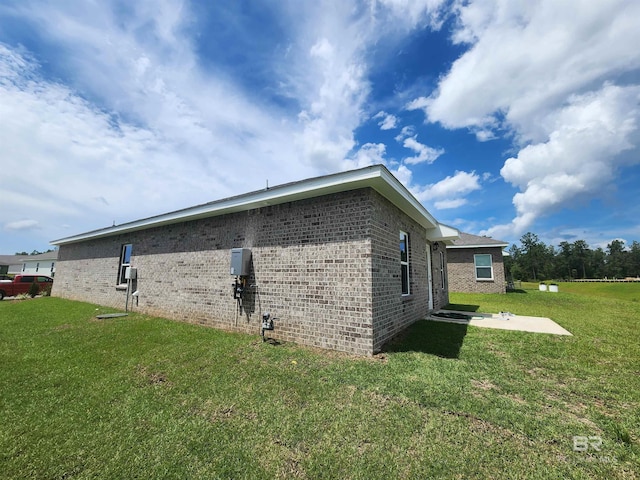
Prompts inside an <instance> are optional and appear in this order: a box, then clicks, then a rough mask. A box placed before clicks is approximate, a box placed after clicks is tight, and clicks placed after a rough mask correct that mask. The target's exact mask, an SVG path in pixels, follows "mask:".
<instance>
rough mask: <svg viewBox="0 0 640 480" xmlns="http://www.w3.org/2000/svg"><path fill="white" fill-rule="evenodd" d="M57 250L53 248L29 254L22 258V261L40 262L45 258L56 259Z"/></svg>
mask: <svg viewBox="0 0 640 480" xmlns="http://www.w3.org/2000/svg"><path fill="white" fill-rule="evenodd" d="M57 259H58V250H57V249H55V250H54V251H52V252H45V253H39V254H37V255H29V256H26V257H23V258H22V261H23V262H41V261H43V260H44V261H46V260H57Z"/></svg>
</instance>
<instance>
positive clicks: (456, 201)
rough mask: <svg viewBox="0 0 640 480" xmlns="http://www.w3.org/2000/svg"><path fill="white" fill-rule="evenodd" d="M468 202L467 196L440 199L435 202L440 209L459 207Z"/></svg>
mask: <svg viewBox="0 0 640 480" xmlns="http://www.w3.org/2000/svg"><path fill="white" fill-rule="evenodd" d="M466 204H467V200H466V199H465V198H452V199H450V200H439V201H437V202H435V203H434V205H435V207H436V208H437V209H438V210H447V209H450V208H458V207H461V206H463V205H466Z"/></svg>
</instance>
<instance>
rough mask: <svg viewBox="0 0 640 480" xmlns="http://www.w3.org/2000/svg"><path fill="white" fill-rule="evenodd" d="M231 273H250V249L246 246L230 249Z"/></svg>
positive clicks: (245, 274)
mask: <svg viewBox="0 0 640 480" xmlns="http://www.w3.org/2000/svg"><path fill="white" fill-rule="evenodd" d="M229 273H231V275H236V276H238V277H248V276H249V274H250V273H251V250H249V249H248V248H232V249H231V271H230V272H229Z"/></svg>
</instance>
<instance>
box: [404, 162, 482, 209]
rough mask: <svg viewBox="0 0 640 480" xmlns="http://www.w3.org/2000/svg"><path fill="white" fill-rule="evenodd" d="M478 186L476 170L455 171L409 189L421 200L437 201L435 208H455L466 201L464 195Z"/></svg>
mask: <svg viewBox="0 0 640 480" xmlns="http://www.w3.org/2000/svg"><path fill="white" fill-rule="evenodd" d="M480 188H481V186H480V176H479V175H478V174H477V173H476V172H462V171H456V172H455V174H453V175H449V176H447V177H446V178H444V179H442V180H440V181H439V182H436V183H433V184H431V185H426V186H424V187H418V186H414V187H412V188H411V191H412V193H413V194H414V196H415V197H416V198H417V199H418V200H419V201H421V202H431V201H434V202H437V203H434V206H435V207H436V208H456V207H459V206H462V205H464V204H465V203H466V200H465V199H464V198H463V197H464V196H465V195H468V194H469V193H471V192H473V191H475V190H479V189H480Z"/></svg>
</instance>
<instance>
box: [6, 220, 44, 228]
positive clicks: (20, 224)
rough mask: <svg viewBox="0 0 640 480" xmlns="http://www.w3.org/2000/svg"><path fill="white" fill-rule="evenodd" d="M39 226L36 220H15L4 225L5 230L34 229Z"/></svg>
mask: <svg viewBox="0 0 640 480" xmlns="http://www.w3.org/2000/svg"><path fill="white" fill-rule="evenodd" d="M38 228H40V225H39V224H38V221H37V220H16V221H15V222H9V223H6V224H5V225H4V229H5V230H34V229H38Z"/></svg>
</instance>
